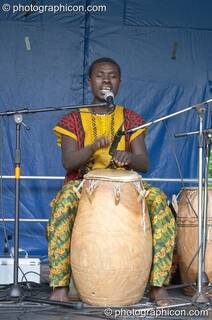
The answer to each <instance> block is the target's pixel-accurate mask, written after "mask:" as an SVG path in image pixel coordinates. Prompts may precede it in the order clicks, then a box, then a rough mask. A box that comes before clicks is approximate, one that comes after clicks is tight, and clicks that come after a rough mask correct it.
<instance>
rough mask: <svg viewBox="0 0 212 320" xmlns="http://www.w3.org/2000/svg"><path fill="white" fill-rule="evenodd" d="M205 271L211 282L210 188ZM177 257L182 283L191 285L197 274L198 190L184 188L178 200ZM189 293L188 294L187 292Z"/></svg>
mask: <svg viewBox="0 0 212 320" xmlns="http://www.w3.org/2000/svg"><path fill="white" fill-rule="evenodd" d="M206 234H207V244H206V254H205V271H206V273H207V275H208V277H209V280H210V282H212V188H210V189H209V196H208V219H207V232H206ZM177 255H178V260H179V269H180V276H181V280H182V283H184V284H185V283H191V284H193V283H194V282H196V280H197V272H198V189H197V188H185V189H183V190H182V192H181V195H180V198H179V208H178V217H177ZM188 293H189V292H188Z"/></svg>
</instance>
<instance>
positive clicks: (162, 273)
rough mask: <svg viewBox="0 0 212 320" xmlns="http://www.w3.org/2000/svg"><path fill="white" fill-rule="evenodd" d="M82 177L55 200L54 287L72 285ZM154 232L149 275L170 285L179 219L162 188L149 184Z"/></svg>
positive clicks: (51, 261) (51, 265) (51, 246)
mask: <svg viewBox="0 0 212 320" xmlns="http://www.w3.org/2000/svg"><path fill="white" fill-rule="evenodd" d="M80 182H81V181H80V180H77V181H76V180H75V181H70V182H68V183H67V184H65V185H64V186H63V188H62V190H61V191H60V192H59V193H58V194H57V196H56V198H55V199H54V200H53V201H52V215H51V218H50V220H49V224H48V228H47V237H48V242H49V246H48V255H49V268H50V276H49V277H50V286H51V287H61V286H69V282H70V277H71V257H70V239H71V233H72V229H73V224H74V220H75V217H76V213H77V208H78V203H79V198H80V194H79V191H78V189H77V187H78V186H79V184H80ZM145 189H146V190H148V195H147V197H146V201H147V206H148V210H149V215H150V220H151V224H152V232H153V262H152V269H151V273H150V278H149V284H150V285H152V286H159V287H161V286H163V285H166V284H168V281H169V276H170V270H171V266H172V256H173V249H174V243H175V233H176V230H175V219H174V217H173V215H172V212H171V210H170V208H169V207H168V205H167V199H166V195H165V194H164V193H163V192H161V191H160V189H158V188H155V187H152V186H150V185H148V184H145Z"/></svg>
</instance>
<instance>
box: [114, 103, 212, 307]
mask: <svg viewBox="0 0 212 320" xmlns="http://www.w3.org/2000/svg"><path fill="white" fill-rule="evenodd" d="M210 102H212V99H209V100H207V101H204V102H202V103H200V104H195V105H192V106H190V107H187V108H184V109H182V110H180V111H177V112H174V113H171V114H169V115H167V116H164V117H161V118H158V119H156V120H152V121H150V122H148V123H145V124H143V125H140V126H138V127H135V128H132V129H129V130H126V131H120V129H119V130H118V131H117V133H116V135H115V138H116V139H115V138H114V143H115V144H116V145H117V144H118V143H117V138H119V137H120V139H121V136H122V135H125V134H128V133H132V132H134V131H137V130H139V129H141V128H147V127H150V126H151V125H152V124H155V123H158V122H161V121H163V120H166V119H169V118H173V117H176V116H177V115H179V114H182V113H185V112H188V111H191V110H192V109H195V110H196V112H197V113H198V116H199V131H198V132H197V133H198V134H199V143H198V148H199V152H198V158H199V164H198V279H197V284H198V292H197V293H196V294H195V295H194V297H193V301H195V302H199V303H206V302H208V301H209V300H208V298H207V297H206V296H205V294H204V293H203V292H202V280H203V278H204V274H203V270H204V267H203V264H202V261H203V243H204V244H205V238H204V239H203V235H202V229H203V221H204V226H206V218H205V217H204V215H203V214H204V212H203V210H202V209H203V206H202V189H203V162H202V157H203V141H204V139H203V117H204V113H205V106H204V105H206V104H208V103H210ZM210 130H212V129H210ZM120 139H119V140H120ZM205 192H206V189H205ZM205 236H206V233H205V232H204V237H205ZM204 249H205V245H204Z"/></svg>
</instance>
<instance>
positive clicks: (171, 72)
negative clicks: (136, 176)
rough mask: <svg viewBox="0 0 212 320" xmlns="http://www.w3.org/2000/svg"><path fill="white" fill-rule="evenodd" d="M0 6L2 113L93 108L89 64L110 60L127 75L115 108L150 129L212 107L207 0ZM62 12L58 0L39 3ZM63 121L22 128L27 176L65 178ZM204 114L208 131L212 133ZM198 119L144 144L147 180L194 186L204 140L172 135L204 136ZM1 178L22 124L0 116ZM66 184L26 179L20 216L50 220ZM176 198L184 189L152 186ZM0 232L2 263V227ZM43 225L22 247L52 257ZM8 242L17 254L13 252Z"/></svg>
mask: <svg viewBox="0 0 212 320" xmlns="http://www.w3.org/2000/svg"><path fill="white" fill-rule="evenodd" d="M6 2H7V3H8V4H10V5H11V7H10V10H8V11H7V12H6V11H3V7H2V6H3V4H4V1H1V2H0V111H1V112H3V111H7V110H16V109H22V108H29V109H35V108H43V107H58V106H64V105H70V104H71V105H75V104H76V105H79V104H85V103H90V102H91V92H90V90H89V88H88V84H87V70H88V66H89V64H90V63H91V62H92V61H93V60H94V59H96V58H100V57H103V56H104V57H105V56H106V57H111V58H113V59H115V60H116V61H117V62H118V63H119V64H120V66H121V69H122V85H121V88H120V92H119V94H118V96H117V97H116V100H115V101H116V102H117V103H119V104H121V105H125V106H126V107H128V108H132V109H134V110H135V111H137V112H138V113H140V114H141V115H142V116H143V117H144V118H145V119H146V121H149V120H152V119H156V118H159V117H161V116H163V115H167V114H170V113H173V112H176V111H178V110H180V109H183V108H184V107H187V106H190V105H192V104H196V103H199V102H202V101H204V100H207V99H209V98H211V96H212V92H211V87H212V19H211V12H212V2H211V1H210V0H205V1H204V2H202V1H200V0H187V1H182V0H178V1H174V0H173V1H170V0H157V1H156V0H125V1H124V0H123V1H117V0H104V1H103V0H102V1H100V0H95V1H85V0H79V1H66V0H60V4H61V5H67V3H68V4H69V5H70V4H72V5H84V6H88V5H94V4H95V5H104V6H106V11H105V12H90V13H89V12H57V13H53V12H44V13H39V12H32V10H31V12H30V11H27V10H25V12H23V10H22V11H21V10H19V12H17V11H16V12H13V11H15V10H13V8H14V7H13V5H17V4H20V3H21V5H30V4H31V2H30V1H12V0H7V1H6ZM32 3H33V4H34V5H37V6H42V5H58V2H57V1H54V0H46V1H41V0H40V1H39V0H37V1H32ZM63 114H64V112H49V113H37V114H31V115H30V114H28V115H24V122H25V123H26V125H27V126H29V127H30V130H26V129H25V128H24V127H22V129H21V174H22V175H23V176H64V174H65V172H64V169H63V168H62V164H61V155H60V149H59V148H58V147H57V146H56V137H55V136H54V134H53V132H52V128H53V126H54V125H55V124H56V122H57V120H58V119H59V118H60V117H61V116H62V115H63ZM209 114H210V110H209V107H208V108H207V109H206V114H205V126H209V125H211V124H210V117H209ZM198 123H199V118H198V115H197V113H196V111H190V112H188V113H186V114H183V115H180V116H178V117H175V118H172V119H170V120H167V121H166V122H163V123H162V122H161V123H159V124H157V125H153V126H151V127H150V128H149V130H148V135H147V138H146V143H147V147H148V151H149V157H150V162H151V168H150V171H149V173H148V174H146V175H145V177H148V178H180V174H179V170H178V167H177V164H176V160H175V156H174V153H176V155H177V158H178V160H179V164H180V168H181V171H182V175H183V177H184V178H196V177H197V172H198V171H197V166H198V143H197V137H196V136H191V137H189V138H181V139H176V138H175V137H174V133H176V132H180V131H196V130H198ZM0 144H1V146H0V150H1V157H0V161H1V174H2V175H4V176H11V175H13V174H14V158H15V122H14V119H13V117H7V116H4V117H0ZM62 183H63V181H62V180H48V179H44V180H41V179H37V180H35V179H27V180H26V179H23V180H21V197H20V217H21V218H32V219H47V218H48V217H49V214H50V205H49V204H50V201H51V199H52V198H53V197H54V196H55V194H56V192H57V191H58V190H59V189H60V187H61V185H62ZM155 184H157V185H158V186H160V187H161V188H162V189H163V190H164V191H165V192H166V193H167V194H168V196H169V197H171V195H172V194H173V193H178V192H179V190H180V188H181V187H182V185H181V184H180V183H173V182H172V183H171V182H163V183H155ZM0 193H1V197H0V200H1V208H0V210H1V218H3V217H4V218H14V212H15V209H14V203H15V186H14V180H13V179H8V178H6V179H2V180H1V190H0ZM5 226H6V231H7V234H12V233H13V224H12V223H6V224H3V223H1V224H0V244H1V246H0V248H1V251H0V254H2V251H3V244H4V234H5V232H4V230H5V229H4V228H5ZM45 228H46V223H35V222H34V223H33V222H32V223H23V222H21V223H20V247H21V248H24V249H26V250H28V251H29V253H30V254H31V255H39V256H42V257H45V256H46V255H47V242H46V239H45ZM12 244H13V243H12V241H11V245H12Z"/></svg>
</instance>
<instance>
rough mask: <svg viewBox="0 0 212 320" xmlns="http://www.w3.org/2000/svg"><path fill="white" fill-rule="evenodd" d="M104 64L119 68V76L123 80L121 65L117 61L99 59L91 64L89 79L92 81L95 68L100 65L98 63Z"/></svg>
mask: <svg viewBox="0 0 212 320" xmlns="http://www.w3.org/2000/svg"><path fill="white" fill-rule="evenodd" d="M103 62H109V63H112V64H114V65H115V66H116V67H117V69H118V72H119V76H120V78H121V68H120V65H119V64H118V63H117V62H116V61H115V60H113V59H111V58H99V59H96V60H94V61H93V62H92V63H91V65H90V67H89V69H88V76H89V79H91V76H92V72H93V68H94V66H95V65H96V64H98V63H103Z"/></svg>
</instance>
